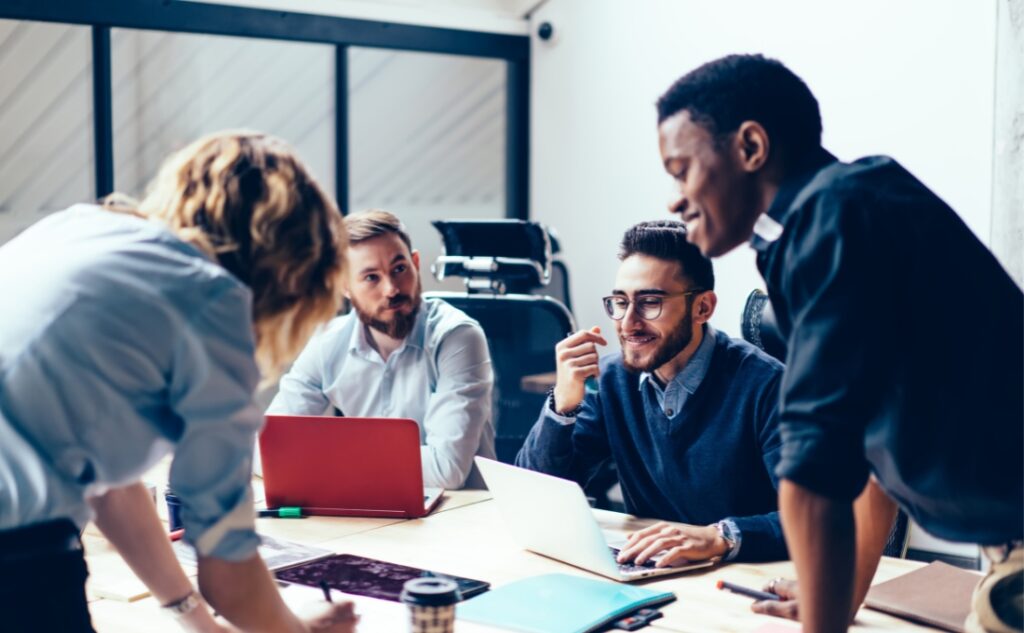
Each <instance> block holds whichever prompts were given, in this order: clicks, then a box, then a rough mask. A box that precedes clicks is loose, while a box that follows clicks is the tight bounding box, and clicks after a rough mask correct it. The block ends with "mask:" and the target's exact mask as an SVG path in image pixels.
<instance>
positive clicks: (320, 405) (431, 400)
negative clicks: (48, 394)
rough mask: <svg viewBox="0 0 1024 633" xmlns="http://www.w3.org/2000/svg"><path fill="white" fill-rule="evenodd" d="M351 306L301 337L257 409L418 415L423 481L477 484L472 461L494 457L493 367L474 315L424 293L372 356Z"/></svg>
mask: <svg viewBox="0 0 1024 633" xmlns="http://www.w3.org/2000/svg"><path fill="white" fill-rule="evenodd" d="M367 337H368V334H367V331H366V326H365V325H363V324H362V322H361V321H360V320H359V318H358V317H357V316H356V314H355V313H354V312H350V313H349V314H346V315H344V316H340V317H337V318H335V319H334V320H333V321H331V322H330V323H329V324H328V325H327V326H326V327H325V328H324V329H323V330H322V331H321V332H319V333H318V334H317V335H316V336H314V337H313V338H312V339H310V341H309V344H307V345H306V349H305V350H303V352H302V354H300V355H299V358H298V359H297V360H296V361H295V364H294V365H293V366H292V369H291V371H289V372H288V373H287V374H285V376H284V377H283V378H282V379H281V387H280V391H279V392H278V394H277V396H276V397H275V398H274V400H273V402H271V403H270V407H269V408H268V409H267V413H290V414H294V415H323V414H325V413H331V408H332V407H336V408H338V409H339V410H341V412H342V414H344V415H347V416H353V417H387V418H411V419H413V420H415V421H416V422H417V424H419V427H420V443H421V445H422V448H421V451H420V455H421V458H422V464H423V483H424V485H425V486H429V487H440V488H447V489H455V488H461V487H463V486H465V487H470V488H482V487H483V480H482V478H481V477H480V474H479V473H478V472H477V470H476V467H475V466H474V464H473V457H474V456H475V455H481V456H483V457H489V458H491V459H494V457H495V453H494V424H493V422H492V420H491V390H492V387H493V384H494V376H493V373H492V370H491V357H490V353H489V352H488V350H487V339H486V338H485V337H484V333H483V330H482V329H481V328H480V325H479V324H478V323H477V322H476V321H474V320H473V319H471V318H469V317H468V316H466V314H465V313H463V312H462V311H460V310H458V309H457V308H455V307H453V306H451V305H450V304H448V303H447V302H445V301H443V300H440V299H424V300H423V303H422V304H421V305H420V309H419V312H418V314H417V316H416V321H415V323H414V325H413V329H412V331H411V332H410V333H409V336H408V337H406V339H405V341H404V342H403V343H402V345H401V346H400V347H399V348H398V349H396V350H395V351H394V352H392V353H391V355H389V356H388V359H387V361H385V360H384V359H383V358H381V355H380V353H378V352H377V350H375V349H374V348H373V347H372V346H371V345H370V341H369V339H368V338H367Z"/></svg>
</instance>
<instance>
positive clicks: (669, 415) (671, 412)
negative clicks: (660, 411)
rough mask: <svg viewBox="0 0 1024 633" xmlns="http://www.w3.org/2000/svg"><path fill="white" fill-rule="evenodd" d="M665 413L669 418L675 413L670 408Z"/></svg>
mask: <svg viewBox="0 0 1024 633" xmlns="http://www.w3.org/2000/svg"><path fill="white" fill-rule="evenodd" d="M665 415H667V416H668V417H670V418H671V417H672V416H673V415H675V411H673V410H672V409H669V410H668V411H666V412H665Z"/></svg>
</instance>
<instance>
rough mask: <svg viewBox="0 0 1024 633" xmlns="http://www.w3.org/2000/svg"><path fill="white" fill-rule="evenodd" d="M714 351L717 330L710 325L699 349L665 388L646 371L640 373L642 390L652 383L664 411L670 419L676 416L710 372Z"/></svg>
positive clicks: (705, 328)
mask: <svg viewBox="0 0 1024 633" xmlns="http://www.w3.org/2000/svg"><path fill="white" fill-rule="evenodd" d="M714 353H715V331H714V330H713V329H712V328H711V326H710V325H708V326H705V327H704V338H703V339H702V340H701V342H700V345H698V346H697V351H695V352H694V353H693V356H691V357H690V360H689V361H688V362H687V363H686V366H685V367H683V369H682V371H680V372H679V373H678V374H676V375H675V377H674V378H672V380H670V381H669V383H668V384H667V385H665V387H664V388H662V386H661V385H659V384H658V380H657V379H656V378H655V376H654V375H653V374H652V373H650V372H646V371H645V372H644V373H642V374H640V390H641V391H643V390H644V389H646V388H647V385H648V384H650V386H651V390H652V391H653V392H654V397H655V398H656V399H657V400H658V406H659V407H661V410H662V412H663V413H664V414H665V416H666V417H668V418H669V419H671V418H674V417H675V416H676V415H678V414H679V412H680V411H682V410H683V406H684V405H685V404H686V399H687V398H688V397H689V396H690V395H692V394H693V393H694V392H695V391H697V387H700V383H701V382H702V381H703V380H704V376H706V375H707V373H708V366H709V365H710V364H711V357H712V355H714Z"/></svg>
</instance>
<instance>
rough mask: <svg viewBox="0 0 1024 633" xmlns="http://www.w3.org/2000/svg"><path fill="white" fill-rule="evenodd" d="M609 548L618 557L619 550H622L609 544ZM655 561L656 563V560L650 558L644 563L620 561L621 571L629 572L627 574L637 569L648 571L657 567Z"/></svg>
mask: <svg viewBox="0 0 1024 633" xmlns="http://www.w3.org/2000/svg"><path fill="white" fill-rule="evenodd" d="M608 549H610V550H611V551H612V554H613V555H614V556H615V557H616V558H618V556H619V551H621V550H619V548H617V547H611V546H609V547H608ZM655 563H656V561H654V560H648V561H647V562H646V563H644V564H643V565H636V564H634V563H619V571H621V572H623V573H627V574H628V573H631V572H637V571H648V570H651V569H656V565H655Z"/></svg>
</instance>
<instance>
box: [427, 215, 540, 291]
mask: <svg viewBox="0 0 1024 633" xmlns="http://www.w3.org/2000/svg"><path fill="white" fill-rule="evenodd" d="M432 224H433V225H434V228H436V229H437V230H438V232H439V233H440V234H441V239H442V241H443V242H444V254H443V255H441V256H440V257H438V258H437V260H436V261H435V263H434V264H433V265H432V266H431V270H432V271H433V273H434V276H435V277H436V278H437V279H438V280H439V281H440V280H442V279H445V278H446V277H463V278H465V279H466V284H467V287H468V288H469V290H470V291H471V292H472V291H474V290H476V291H481V290H483V291H492V292H498V293H504V292H506V291H513V292H521V291H524V289H529V288H536V287H539V286H544V285H547V283H548V282H549V281H550V279H551V260H552V253H551V239H550V233H549V231H548V229H547V227H545V226H544V225H543V224H540V223H539V222H527V221H524V220H435V221H434V222H432Z"/></svg>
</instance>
